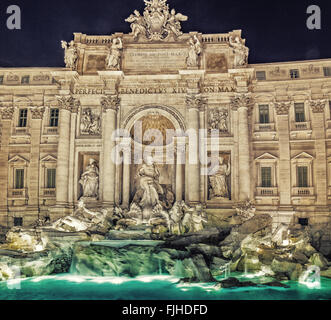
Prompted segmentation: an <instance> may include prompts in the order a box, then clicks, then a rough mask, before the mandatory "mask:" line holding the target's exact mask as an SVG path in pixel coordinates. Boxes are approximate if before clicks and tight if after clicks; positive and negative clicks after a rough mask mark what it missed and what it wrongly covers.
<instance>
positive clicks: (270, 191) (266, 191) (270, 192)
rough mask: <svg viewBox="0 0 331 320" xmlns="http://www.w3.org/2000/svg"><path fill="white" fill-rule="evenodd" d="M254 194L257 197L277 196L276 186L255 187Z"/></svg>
mask: <svg viewBox="0 0 331 320" xmlns="http://www.w3.org/2000/svg"><path fill="white" fill-rule="evenodd" d="M256 195H257V196H259V197H274V196H278V188H277V187H270V188H263V187H257V188H256Z"/></svg>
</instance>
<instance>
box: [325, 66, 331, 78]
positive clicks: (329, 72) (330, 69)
mask: <svg viewBox="0 0 331 320" xmlns="http://www.w3.org/2000/svg"><path fill="white" fill-rule="evenodd" d="M323 72H324V77H331V67H324V68H323Z"/></svg>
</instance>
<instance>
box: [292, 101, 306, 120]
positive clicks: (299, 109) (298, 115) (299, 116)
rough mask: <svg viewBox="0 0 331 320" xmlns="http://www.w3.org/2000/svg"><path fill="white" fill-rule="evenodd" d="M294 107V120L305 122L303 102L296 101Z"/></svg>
mask: <svg viewBox="0 0 331 320" xmlns="http://www.w3.org/2000/svg"><path fill="white" fill-rule="evenodd" d="M294 109H295V122H305V121H306V119H305V105H304V104H303V103H296V104H295V105H294Z"/></svg>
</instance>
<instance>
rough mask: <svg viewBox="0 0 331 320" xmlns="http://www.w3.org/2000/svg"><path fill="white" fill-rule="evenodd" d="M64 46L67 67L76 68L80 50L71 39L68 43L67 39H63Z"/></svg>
mask: <svg viewBox="0 0 331 320" xmlns="http://www.w3.org/2000/svg"><path fill="white" fill-rule="evenodd" d="M61 45H62V48H63V49H64V63H65V65H66V68H70V69H72V70H76V66H77V60H78V52H77V49H76V47H75V43H74V41H71V42H70V43H69V45H68V43H67V42H66V41H61Z"/></svg>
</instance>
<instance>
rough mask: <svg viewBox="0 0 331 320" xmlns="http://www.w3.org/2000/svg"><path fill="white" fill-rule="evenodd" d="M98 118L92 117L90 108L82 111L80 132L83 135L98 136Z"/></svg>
mask: <svg viewBox="0 0 331 320" xmlns="http://www.w3.org/2000/svg"><path fill="white" fill-rule="evenodd" d="M100 129H101V125H100V117H98V116H96V115H94V114H93V113H92V110H91V109H90V108H88V109H85V110H84V111H83V115H82V119H81V124H80V130H81V133H83V134H90V135H99V134H100Z"/></svg>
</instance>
